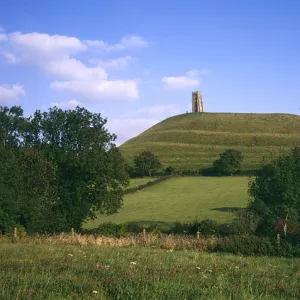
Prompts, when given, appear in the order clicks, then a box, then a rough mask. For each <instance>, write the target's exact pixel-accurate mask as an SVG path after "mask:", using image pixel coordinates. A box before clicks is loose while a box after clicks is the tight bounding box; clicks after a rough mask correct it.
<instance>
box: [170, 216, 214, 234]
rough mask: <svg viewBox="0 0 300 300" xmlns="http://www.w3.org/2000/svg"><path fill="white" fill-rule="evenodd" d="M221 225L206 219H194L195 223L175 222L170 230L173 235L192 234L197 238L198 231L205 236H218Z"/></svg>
mask: <svg viewBox="0 0 300 300" xmlns="http://www.w3.org/2000/svg"><path fill="white" fill-rule="evenodd" d="M219 226H220V225H219V224H218V223H217V222H215V221H213V220H210V219H206V220H202V221H199V220H198V219H194V220H193V221H190V222H186V223H181V222H178V221H177V222H175V223H174V224H173V226H172V227H171V229H170V233H173V234H190V235H194V236H196V233H197V232H198V231H200V232H201V234H202V235H204V236H210V235H218V234H219Z"/></svg>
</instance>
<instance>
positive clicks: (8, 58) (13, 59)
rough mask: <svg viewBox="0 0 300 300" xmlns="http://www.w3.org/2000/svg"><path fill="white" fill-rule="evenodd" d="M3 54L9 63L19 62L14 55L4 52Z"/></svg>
mask: <svg viewBox="0 0 300 300" xmlns="http://www.w3.org/2000/svg"><path fill="white" fill-rule="evenodd" d="M2 54H3V56H4V57H5V59H6V62H7V63H9V64H15V63H16V62H17V58H16V56H15V55H14V54H13V53H11V52H7V51H4V52H3V53H2Z"/></svg>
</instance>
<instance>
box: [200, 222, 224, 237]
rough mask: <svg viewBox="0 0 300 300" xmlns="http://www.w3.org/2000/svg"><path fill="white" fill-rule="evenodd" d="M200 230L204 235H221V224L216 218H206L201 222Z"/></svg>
mask: <svg viewBox="0 0 300 300" xmlns="http://www.w3.org/2000/svg"><path fill="white" fill-rule="evenodd" d="M198 231H200V232H201V234H203V235H204V236H210V235H219V231H220V225H219V224H218V223H217V222H216V221H214V220H210V219H206V220H203V221H201V222H200V224H199V226H198Z"/></svg>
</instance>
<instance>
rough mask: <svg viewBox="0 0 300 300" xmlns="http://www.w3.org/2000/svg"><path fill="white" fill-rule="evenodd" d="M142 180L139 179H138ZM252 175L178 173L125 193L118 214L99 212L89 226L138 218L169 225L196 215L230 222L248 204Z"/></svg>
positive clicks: (141, 221)
mask: <svg viewBox="0 0 300 300" xmlns="http://www.w3.org/2000/svg"><path fill="white" fill-rule="evenodd" d="M137 182H138V181H137V180H136V179H135V180H134V183H137ZM248 182H249V178H248V177H245V176H244V177H242V176H241V177H177V178H173V179H170V180H168V181H165V182H162V183H159V184H157V185H154V186H152V187H149V188H145V189H143V190H141V191H137V192H135V193H133V194H127V195H125V196H124V205H123V207H122V208H121V209H120V211H119V212H118V213H117V214H114V215H111V216H103V215H99V216H98V217H97V219H96V220H93V221H89V222H88V223H87V224H85V225H84V227H85V228H94V227H97V226H98V225H99V224H100V223H102V222H114V223H125V222H129V221H137V222H140V223H144V224H147V225H151V224H154V223H155V224H159V225H165V226H169V225H170V224H171V223H172V222H175V221H191V220H193V219H195V218H198V219H199V220H202V219H207V218H210V219H213V220H215V221H218V222H220V223H225V222H230V221H232V219H233V218H234V216H235V213H236V212H237V211H238V210H239V209H241V208H243V207H245V206H246V204H247V200H248V194H247V191H248Z"/></svg>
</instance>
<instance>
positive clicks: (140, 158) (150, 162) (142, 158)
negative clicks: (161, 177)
mask: <svg viewBox="0 0 300 300" xmlns="http://www.w3.org/2000/svg"><path fill="white" fill-rule="evenodd" d="M133 160H134V164H135V167H136V169H137V170H138V172H139V174H140V175H141V176H145V175H146V176H151V174H152V172H153V171H156V170H158V169H159V168H161V167H162V164H161V162H160V160H159V158H158V157H157V156H156V155H155V154H153V153H152V152H150V151H144V152H142V153H140V154H139V155H137V156H135V157H134V159H133Z"/></svg>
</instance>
